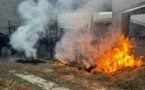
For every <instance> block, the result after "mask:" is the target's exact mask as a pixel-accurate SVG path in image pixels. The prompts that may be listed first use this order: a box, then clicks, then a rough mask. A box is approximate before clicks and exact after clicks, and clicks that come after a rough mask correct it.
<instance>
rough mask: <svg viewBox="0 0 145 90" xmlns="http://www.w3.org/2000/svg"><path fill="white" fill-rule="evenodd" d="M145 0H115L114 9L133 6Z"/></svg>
mask: <svg viewBox="0 0 145 90" xmlns="http://www.w3.org/2000/svg"><path fill="white" fill-rule="evenodd" d="M144 1H145V0H113V11H115V12H116V11H119V10H123V9H124V10H126V9H129V8H132V6H134V5H135V4H139V3H142V2H144Z"/></svg>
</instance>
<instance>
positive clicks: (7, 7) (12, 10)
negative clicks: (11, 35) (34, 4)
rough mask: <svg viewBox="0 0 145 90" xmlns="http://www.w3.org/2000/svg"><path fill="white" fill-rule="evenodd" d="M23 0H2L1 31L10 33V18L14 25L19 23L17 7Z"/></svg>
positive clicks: (0, 5)
mask: <svg viewBox="0 0 145 90" xmlns="http://www.w3.org/2000/svg"><path fill="white" fill-rule="evenodd" d="M21 1H23V0H0V32H2V33H5V34H6V33H8V28H7V27H8V20H11V25H12V26H18V25H19V16H18V13H17V7H18V5H19V3H20V2H21Z"/></svg>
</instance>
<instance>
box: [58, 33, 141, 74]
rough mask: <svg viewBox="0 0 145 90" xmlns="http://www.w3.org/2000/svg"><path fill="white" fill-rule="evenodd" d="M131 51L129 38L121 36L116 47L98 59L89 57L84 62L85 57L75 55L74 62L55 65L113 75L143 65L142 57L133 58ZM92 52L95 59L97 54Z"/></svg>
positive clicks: (65, 61) (67, 61)
mask: <svg viewBox="0 0 145 90" xmlns="http://www.w3.org/2000/svg"><path fill="white" fill-rule="evenodd" d="M132 49H133V46H132V44H131V42H130V41H129V38H125V37H124V35H122V36H120V38H119V41H118V43H117V45H114V46H113V48H112V49H110V50H107V51H106V52H105V53H104V54H102V55H101V56H100V57H99V58H90V57H89V58H87V59H91V60H86V59H84V57H85V56H82V57H83V59H81V58H80V55H77V56H76V58H75V60H61V61H62V63H61V64H60V63H57V64H58V65H68V66H73V67H77V68H78V69H80V70H85V71H89V72H103V73H115V72H116V71H119V70H123V69H124V68H134V67H140V66H142V65H143V61H142V60H141V59H142V58H143V56H140V57H137V58H135V57H134V54H133V51H132ZM96 51H97V50H96ZM94 52H95V50H94V51H93V53H92V54H93V55H92V57H97V54H94Z"/></svg>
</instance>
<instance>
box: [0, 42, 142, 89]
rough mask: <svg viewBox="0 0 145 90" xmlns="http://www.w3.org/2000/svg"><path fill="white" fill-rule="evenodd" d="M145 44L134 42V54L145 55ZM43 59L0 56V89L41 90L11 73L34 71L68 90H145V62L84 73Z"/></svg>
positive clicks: (30, 72)
mask: <svg viewBox="0 0 145 90" xmlns="http://www.w3.org/2000/svg"><path fill="white" fill-rule="evenodd" d="M144 46H145V44H142V43H141V44H140V43H138V44H137V46H136V47H135V48H134V53H135V55H136V56H140V55H143V56H145V47H144ZM42 61H43V62H42V63H22V62H16V61H8V60H6V59H0V72H1V73H0V90H43V89H42V88H40V87H38V86H36V85H34V84H32V83H30V82H27V81H25V80H22V79H21V78H18V77H16V76H15V75H14V74H19V73H20V74H26V75H27V74H33V75H36V76H39V77H41V78H43V79H46V80H50V81H52V82H55V83H56V84H58V85H59V86H63V87H66V88H69V89H70V90H145V80H144V79H145V64H144V65H142V66H141V67H134V68H124V69H122V70H119V71H117V72H115V73H113V74H105V73H101V72H94V73H90V72H85V71H81V70H78V69H77V68H75V67H69V66H65V65H63V66H59V65H57V64H55V62H56V61H54V60H42ZM143 61H145V58H143ZM10 71H11V72H10Z"/></svg>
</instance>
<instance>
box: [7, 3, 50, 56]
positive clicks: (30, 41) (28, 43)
mask: <svg viewBox="0 0 145 90" xmlns="http://www.w3.org/2000/svg"><path fill="white" fill-rule="evenodd" d="M51 8H52V6H51V4H50V3H49V2H48V1H47V0H38V1H37V3H36V2H34V1H33V0H26V1H23V2H22V3H21V4H20V5H19V7H18V13H19V14H20V15H21V17H22V19H23V21H24V24H23V25H22V26H20V27H19V28H18V29H17V31H16V32H14V33H13V34H12V36H11V39H10V44H11V45H12V47H13V48H14V49H16V50H18V51H25V54H26V57H28V58H30V57H33V58H36V49H35V48H34V45H35V43H36V41H37V39H38V38H39V36H38V33H39V32H44V31H45V27H46V25H48V22H49V20H50V18H51V17H50V16H49V15H50V12H51Z"/></svg>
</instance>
